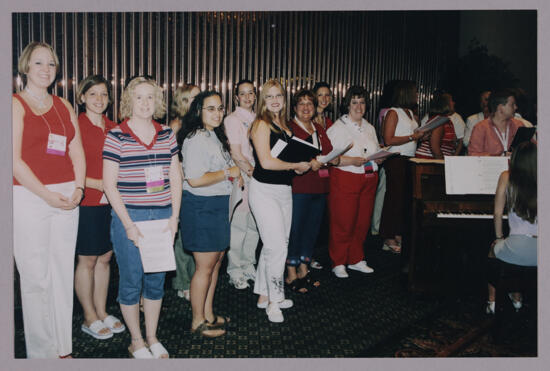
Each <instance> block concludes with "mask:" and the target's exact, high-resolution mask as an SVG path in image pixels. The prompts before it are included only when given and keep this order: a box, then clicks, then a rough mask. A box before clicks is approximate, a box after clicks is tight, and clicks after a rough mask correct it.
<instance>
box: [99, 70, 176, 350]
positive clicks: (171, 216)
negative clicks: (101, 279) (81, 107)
mask: <svg viewBox="0 0 550 371" xmlns="http://www.w3.org/2000/svg"><path fill="white" fill-rule="evenodd" d="M163 102H164V101H163V94H162V90H161V89H160V87H159V86H158V85H157V84H156V82H155V81H153V80H151V79H148V78H146V77H141V76H138V77H136V78H134V79H132V80H131V81H130V83H129V84H128V87H127V88H126V89H125V90H124V92H123V94H122V98H121V104H120V116H121V117H122V118H123V119H125V120H124V121H123V122H122V123H121V124H120V125H119V127H117V128H115V129H113V130H111V131H110V132H109V133H108V135H107V138H106V139H105V145H104V148H103V185H104V189H105V194H106V195H107V197H108V199H109V202H110V203H111V206H112V208H113V213H112V223H111V240H112V243H113V249H114V252H115V256H116V260H117V263H118V267H119V272H120V281H119V288H118V301H119V303H120V309H121V312H122V315H123V317H124V321H125V322H126V325H127V326H128V329H129V331H130V334H131V336H132V343H131V345H130V346H129V347H128V351H129V352H130V354H131V355H132V357H134V358H168V352H167V350H166V348H164V346H163V345H162V344H161V343H160V342H159V341H158V339H157V337H156V332H157V325H158V319H159V315H160V309H161V305H162V297H163V295H164V278H165V275H166V273H165V272H158V273H144V271H143V265H142V262H141V256H140V252H139V250H138V248H137V245H138V242H139V238H140V237H142V234H141V232H140V230H139V228H138V227H137V226H136V224H135V222H139V221H146V220H159V219H167V223H166V229H169V230H170V232H171V233H172V238H174V236H175V234H176V231H177V228H178V215H179V208H180V202H181V184H182V180H181V172H180V169H179V166H178V164H179V161H178V156H177V152H178V148H177V143H176V138H175V136H174V133H173V132H172V130H171V129H170V128H169V127H167V126H163V125H160V124H159V123H157V122H155V121H154V120H153V117H155V118H159V117H162V116H163V115H164V112H165V110H166V109H165V105H164V103H163ZM140 296H143V298H144V303H143V307H144V314H145V329H146V337H147V342H145V341H144V339H143V338H142V335H141V329H140V326H139V299H140Z"/></svg>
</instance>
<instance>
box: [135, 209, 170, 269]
mask: <svg viewBox="0 0 550 371" xmlns="http://www.w3.org/2000/svg"><path fill="white" fill-rule="evenodd" d="M135 224H136V226H137V227H138V229H139V231H140V232H141V234H142V235H143V237H141V238H140V239H139V242H138V247H139V253H140V255H141V263H142V264H143V271H144V272H145V273H154V272H166V271H173V270H175V269H176V258H175V256H174V246H173V245H174V241H173V239H172V232H171V231H170V229H167V228H166V227H167V225H168V219H158V220H146V221H143V222H135ZM165 229H166V231H164V230H165Z"/></svg>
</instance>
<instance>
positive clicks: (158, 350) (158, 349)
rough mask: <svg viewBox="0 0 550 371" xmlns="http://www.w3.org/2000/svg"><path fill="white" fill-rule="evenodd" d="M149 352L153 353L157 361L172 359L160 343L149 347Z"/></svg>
mask: <svg viewBox="0 0 550 371" xmlns="http://www.w3.org/2000/svg"><path fill="white" fill-rule="evenodd" d="M149 350H150V351H151V354H152V355H153V358H156V359H162V358H170V355H169V354H168V351H167V350H166V348H165V347H164V346H163V345H162V344H161V343H160V342H157V343H155V344H153V345H149ZM163 355H166V356H167V357H163Z"/></svg>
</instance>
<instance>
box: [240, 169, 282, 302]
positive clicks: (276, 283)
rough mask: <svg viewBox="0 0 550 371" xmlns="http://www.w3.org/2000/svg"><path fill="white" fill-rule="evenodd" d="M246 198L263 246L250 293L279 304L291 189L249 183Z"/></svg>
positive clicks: (253, 182)
mask: <svg viewBox="0 0 550 371" xmlns="http://www.w3.org/2000/svg"><path fill="white" fill-rule="evenodd" d="M248 195H249V203H250V208H251V210H252V213H253V214H254V217H255V218H256V223H257V225H258V230H259V232H260V237H261V238H262V242H263V247H262V252H261V253H260V259H259V261H258V269H257V271H256V282H255V284H254V293H256V294H259V295H263V296H267V297H268V298H269V301H270V302H279V301H281V300H283V299H284V298H285V290H284V283H283V275H284V270H285V260H286V254H287V251H288V237H289V235H290V224H291V221H292V189H291V187H290V186H287V185H279V184H266V183H261V182H258V181H257V180H256V179H252V180H251V181H250V190H249V193H248Z"/></svg>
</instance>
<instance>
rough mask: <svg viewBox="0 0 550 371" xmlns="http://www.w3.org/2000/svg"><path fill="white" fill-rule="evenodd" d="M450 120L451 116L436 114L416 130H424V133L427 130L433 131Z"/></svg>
mask: <svg viewBox="0 0 550 371" xmlns="http://www.w3.org/2000/svg"><path fill="white" fill-rule="evenodd" d="M448 121H450V120H449V118H448V117H447V116H439V115H437V116H434V117H433V118H432V119H431V120H429V121H428V122H426V124H424V125H422V126H421V127H419V128H417V129H415V130H414V131H415V132H418V131H420V132H422V133H425V132H427V131H431V130H433V129H435V128H437V127H439V126H441V125H443V124H445V123H446V122H448Z"/></svg>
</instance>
